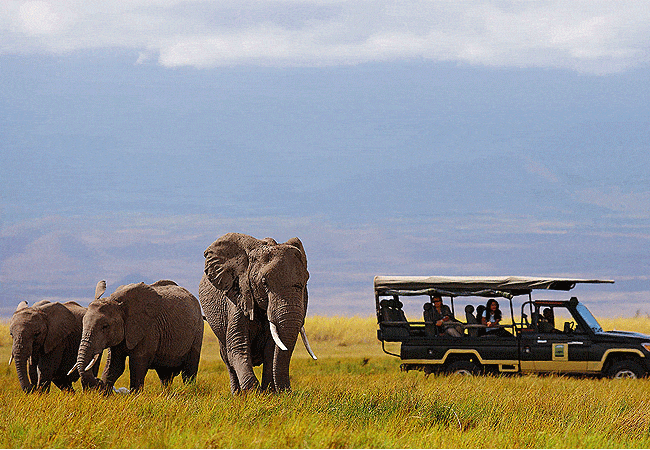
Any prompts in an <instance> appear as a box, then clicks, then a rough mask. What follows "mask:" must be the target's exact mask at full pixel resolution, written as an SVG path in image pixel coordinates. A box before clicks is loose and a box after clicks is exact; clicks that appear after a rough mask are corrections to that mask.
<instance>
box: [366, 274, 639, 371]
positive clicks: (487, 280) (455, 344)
mask: <svg viewBox="0 0 650 450" xmlns="http://www.w3.org/2000/svg"><path fill="white" fill-rule="evenodd" d="M578 283H613V281H609V280H584V279H565V278H538V277H409V276H377V277H375V280H374V285H375V302H376V308H377V322H378V324H379V330H378V331H377V337H378V338H379V340H380V341H381V343H382V349H383V350H384V352H386V353H387V354H389V355H393V356H397V357H399V358H400V359H401V360H402V366H401V367H402V369H403V370H413V369H415V370H423V371H424V372H425V373H434V372H443V373H460V374H479V373H535V372H536V373H542V372H556V373H577V374H593V375H604V376H608V377H613V378H638V377H642V376H645V375H647V374H648V372H649V371H650V336H646V335H642V334H638V333H630V332H624V331H607V332H605V331H603V329H602V328H601V326H600V325H599V324H598V321H597V320H596V319H595V318H594V316H593V315H592V314H591V313H590V312H589V310H588V309H587V307H586V306H584V305H583V304H581V303H580V302H579V301H578V299H577V298H576V297H571V298H570V299H568V300H533V297H532V292H533V290H540V289H544V290H556V291H569V290H571V289H573V288H574V287H575V285H576V284H578ZM521 296H523V300H522V304H521V306H520V308H521V309H520V310H519V307H518V308H517V309H518V311H517V313H518V314H517V316H518V318H517V320H515V306H514V305H513V299H517V300H519V298H521ZM436 297H441V298H442V299H443V303H444V304H445V305H446V306H448V308H449V309H450V310H451V317H450V320H446V321H444V322H440V321H433V320H432V319H431V310H432V307H433V303H432V300H433V299H434V298H436ZM486 299H498V301H500V304H501V306H500V311H501V314H502V320H501V321H500V322H499V325H498V326H496V327H495V326H492V327H488V326H486V325H484V324H482V323H481V322H482V321H481V317H477V314H476V311H477V307H478V305H484V304H485V303H486ZM402 301H405V302H408V303H409V304H411V305H413V304H414V303H415V304H416V305H422V306H420V308H421V309H420V310H419V311H420V312H419V317H420V319H419V320H415V321H413V320H407V318H406V315H405V313H404V311H403V308H402V306H403V302H402ZM461 305H464V307H463V308H462V309H461V311H462V316H461V314H459V313H458V310H459V307H461ZM506 305H507V306H506ZM459 316H460V317H462V319H464V320H458V319H457V318H458V317H459ZM448 327H453V329H454V330H455V331H454V332H453V333H449V332H447V328H448ZM451 334H453V336H452V335H451ZM387 342H388V343H401V345H399V346H396V345H395V344H389V346H391V347H399V349H400V350H399V354H397V353H394V352H391V351H389V350H387V348H386V343H387Z"/></svg>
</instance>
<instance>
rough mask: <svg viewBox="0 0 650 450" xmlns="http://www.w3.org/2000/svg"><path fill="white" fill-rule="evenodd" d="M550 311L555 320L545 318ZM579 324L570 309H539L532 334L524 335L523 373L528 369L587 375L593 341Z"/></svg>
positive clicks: (550, 316)
mask: <svg viewBox="0 0 650 450" xmlns="http://www.w3.org/2000/svg"><path fill="white" fill-rule="evenodd" d="M547 309H548V310H550V314H547V316H548V317H549V318H550V319H551V320H549V319H546V318H545V317H544V312H545V311H544V310H547ZM540 310H541V311H540ZM546 312H547V311H546ZM555 317H557V318H558V321H557V322H558V323H555V319H554V318H555ZM576 323H579V322H578V321H576V320H575V318H574V317H573V315H572V314H571V313H570V310H569V309H568V308H566V307H559V306H554V307H547V308H543V309H542V308H539V310H538V311H537V313H536V314H534V315H533V323H532V324H531V325H533V330H532V332H529V333H525V334H522V370H523V369H524V367H528V368H530V369H532V370H534V371H535V372H559V373H571V372H574V373H584V372H586V371H587V366H588V364H587V363H588V360H589V350H590V347H591V338H590V335H589V334H587V333H586V332H585V330H582V329H580V327H579V326H576V325H575V324H576ZM558 325H560V326H559V327H557V326H558ZM524 360H525V361H526V363H525V364H524V362H523V361H524Z"/></svg>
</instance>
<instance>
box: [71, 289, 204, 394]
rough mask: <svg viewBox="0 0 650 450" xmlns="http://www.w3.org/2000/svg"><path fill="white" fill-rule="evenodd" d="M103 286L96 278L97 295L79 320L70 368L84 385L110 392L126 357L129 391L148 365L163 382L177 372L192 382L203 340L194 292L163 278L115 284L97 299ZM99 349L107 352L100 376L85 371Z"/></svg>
mask: <svg viewBox="0 0 650 450" xmlns="http://www.w3.org/2000/svg"><path fill="white" fill-rule="evenodd" d="M101 283H104V285H103V287H102V286H100V285H101ZM105 290H106V287H105V282H101V281H100V283H99V284H98V292H99V295H98V296H97V295H96V297H97V299H96V300H94V301H93V302H91V303H90V305H88V311H87V312H86V315H85V316H84V319H83V334H82V338H81V344H80V345H79V354H78V357H77V364H76V367H77V370H78V371H79V375H80V376H81V382H82V385H83V386H84V389H88V388H100V389H103V390H104V391H105V392H106V393H110V392H112V390H113V386H114V384H115V382H116V381H117V379H118V378H119V377H120V375H122V373H124V369H125V364H126V357H127V356H128V357H129V370H130V374H131V380H130V389H131V392H137V391H139V390H140V389H142V387H143V385H144V379H145V376H146V374H147V371H148V370H149V369H154V370H155V371H156V372H157V373H158V376H159V377H160V381H161V382H162V384H163V386H168V385H169V384H170V383H171V382H172V380H173V379H174V377H175V376H176V375H178V374H179V373H180V374H181V375H182V377H183V381H184V382H186V383H188V382H192V381H194V380H195V379H196V374H197V371H198V367H199V358H200V356H201V344H202V343H203V316H202V314H201V307H200V305H199V302H198V300H197V299H196V297H194V296H193V295H192V294H191V293H190V292H189V291H188V290H187V289H185V288H182V287H180V286H178V285H177V284H176V283H174V282H173V281H169V280H160V281H157V282H156V283H154V284H151V285H148V284H145V283H138V284H129V285H127V286H120V287H119V288H118V289H117V290H116V291H115V292H114V293H113V294H112V295H111V296H110V297H108V298H99V296H101V294H103V292H104V291H105ZM105 348H109V352H108V357H107V362H106V367H105V368H104V372H103V374H102V379H101V381H100V380H98V379H96V378H95V377H93V376H92V375H90V374H89V373H88V370H90V368H91V367H93V366H94V365H95V358H96V357H97V355H99V354H101V352H102V350H103V349H105Z"/></svg>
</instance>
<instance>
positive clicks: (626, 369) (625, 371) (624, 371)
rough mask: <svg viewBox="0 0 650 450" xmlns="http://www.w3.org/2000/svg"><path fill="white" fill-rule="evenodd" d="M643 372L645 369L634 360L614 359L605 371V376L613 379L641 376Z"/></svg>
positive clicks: (644, 372)
mask: <svg viewBox="0 0 650 450" xmlns="http://www.w3.org/2000/svg"><path fill="white" fill-rule="evenodd" d="M645 374H646V371H645V370H644V369H643V367H642V366H641V365H640V364H639V363H637V362H636V361H632V360H630V359H624V360H622V361H616V362H615V363H613V364H612V366H611V367H610V368H609V370H608V371H607V376H608V377H609V378H614V379H619V378H641V377H643V376H644V375H645Z"/></svg>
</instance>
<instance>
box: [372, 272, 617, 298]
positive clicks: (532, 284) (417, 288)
mask: <svg viewBox="0 0 650 450" xmlns="http://www.w3.org/2000/svg"><path fill="white" fill-rule="evenodd" d="M578 283H614V281H613V280H593V279H580V278H546V277H514V276H508V277H441V276H432V277H427V276H376V277H375V281H374V284H375V292H377V293H378V294H380V295H381V294H384V295H434V294H438V295H445V296H452V297H459V296H477V297H512V296H516V295H527V294H529V293H530V292H531V291H532V290H533V289H550V290H556V291H569V290H571V289H573V288H574V287H575V285H576V284H578Z"/></svg>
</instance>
